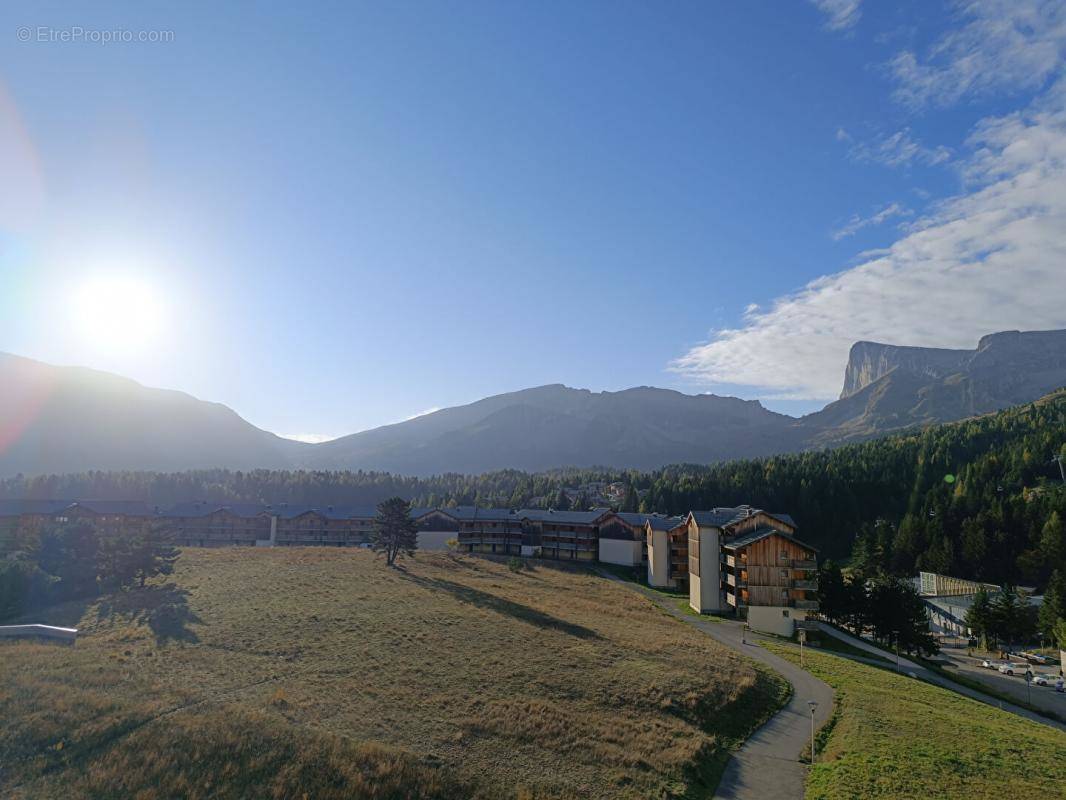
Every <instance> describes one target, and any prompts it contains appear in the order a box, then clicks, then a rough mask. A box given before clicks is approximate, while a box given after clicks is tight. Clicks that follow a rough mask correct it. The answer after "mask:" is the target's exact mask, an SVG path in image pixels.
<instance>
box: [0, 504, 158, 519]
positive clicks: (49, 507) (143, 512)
mask: <svg viewBox="0 0 1066 800" xmlns="http://www.w3.org/2000/svg"><path fill="white" fill-rule="evenodd" d="M79 508H83V509H85V510H86V511H91V512H93V513H94V514H130V515H133V516H138V517H147V516H151V515H152V514H155V513H156V511H157V510H158V506H150V505H148V503H145V502H144V501H143V500H0V517H16V516H20V515H22V514H59V513H60V512H62V511H71V512H73V511H74V510H76V509H79Z"/></svg>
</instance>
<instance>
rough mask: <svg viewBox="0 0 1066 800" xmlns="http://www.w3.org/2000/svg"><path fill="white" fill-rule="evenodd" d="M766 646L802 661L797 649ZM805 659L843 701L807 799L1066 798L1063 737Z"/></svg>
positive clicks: (899, 683)
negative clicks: (1064, 796) (1064, 793)
mask: <svg viewBox="0 0 1066 800" xmlns="http://www.w3.org/2000/svg"><path fill="white" fill-rule="evenodd" d="M765 646H766V647H767V648H768V649H770V650H772V651H773V652H775V653H777V654H778V655H780V656H782V657H783V658H788V659H790V660H791V661H794V662H796V663H799V654H798V652H796V649H795V648H790V647H785V646H782V645H780V644H776V643H766V645H765ZM805 660H806V668H807V669H808V670H809V671H810V672H811V673H812V674H814V675H815V676H817V677H819V678H821V679H822V680H824V681H825V682H826V683H828V684H830V685H831V686H832V687H833V688H834V689H835V690H836V702H837V708H836V714H835V716H834V719H833V721H832V724H831V727H829V730H828V735H825V734H824V733H823V737H822V738H823V739H824V741H823V742H822V743H821V744H820V745H819V756H818V757H819V763H817V764H816V765H815V767H814V769H813V770H812V772H811V774H810V777H809V778H808V781H807V792H806V797H807V800H845V799H846V800H852V799H853V798H858V797H862V798H901V799H903V798H915V799H916V800H917V799H918V798H921V799H922V800H926V799H927V798H931V797H945V798H947V797H952V798H954V797H958V798H966V800H1002V798H1005V797H1061V796H1062V792H1063V787H1066V733H1062V732H1061V731H1058V730H1054V729H1052V728H1049V727H1047V726H1045V725H1041V724H1039V723H1036V722H1030V721H1029V720H1025V719H1022V718H1021V717H1018V716H1016V715H1014V714H1011V713H1009V712H1006V711H1000V710H999V709H996V708H992V707H991V706H988V705H985V704H983V703H979V702H977V701H976V700H971V699H969V698H967V697H963V696H961V695H958V694H956V693H954V692H951V691H948V690H947V689H942V688H940V687H938V686H933V685H931V684H928V683H923V682H921V681H918V680H915V679H914V678H908V677H906V676H904V675H898V674H896V673H895V672H893V671H890V670H887V669H879V668H877V667H873V666H867V665H865V664H860V663H856V662H854V661H850V660H847V659H845V658H841V657H840V656H835V655H830V654H828V653H821V652H818V651H816V650H814V649H813V648H810V649H808V650H807V653H806V656H805Z"/></svg>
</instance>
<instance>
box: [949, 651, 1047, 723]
mask: <svg viewBox="0 0 1066 800" xmlns="http://www.w3.org/2000/svg"><path fill="white" fill-rule="evenodd" d="M940 655H941V656H942V657H943V658H946V659H948V660H949V661H950V662H951V663H952V667H949V668H948V669H951V670H952V671H955V672H958V673H959V674H960V675H965V676H966V677H967V678H972V679H973V680H976V681H980V682H981V683H983V684H985V685H987V686H989V687H990V688H992V689H994V690H996V691H998V692H1000V693H1001V694H1006V695H1009V696H1010V697H1013V698H1014V699H1015V700H1018V701H1019V702H1031V703H1032V705H1034V706H1036V707H1037V708H1042V709H1044V710H1045V711H1053V712H1055V713H1056V714H1058V715H1059V716H1061V717H1066V694H1064V693H1060V692H1056V691H1055V689H1054V688H1053V686H1054V684H1052V686H1037V685H1036V684H1035V683H1034V684H1033V686H1032V692H1031V693H1030V692H1028V691H1027V690H1026V687H1025V678H1024V677H1023V676H1021V675H1015V676H1014V677H1011V676H1010V675H1001V674H1000V673H998V672H996V671H995V670H991V669H986V668H984V667H982V666H981V659H979V658H971V657H970V656H968V655H966V652H965V651H963V652H961V653H960V652H953V651H951V650H949V649H947V648H945V649H943V650H941V651H940ZM1023 669H1024V667H1023ZM1032 669H1033V672H1035V673H1047V674H1050V675H1055V676H1057V675H1058V672H1059V665H1058V664H1052V665H1050V666H1046V667H1033V668H1032Z"/></svg>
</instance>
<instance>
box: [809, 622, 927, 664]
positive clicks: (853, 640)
mask: <svg viewBox="0 0 1066 800" xmlns="http://www.w3.org/2000/svg"><path fill="white" fill-rule="evenodd" d="M820 627H821V629H822V633H824V634H825V635H826V636H832V637H833V638H834V639H839V640H840V641H842V642H846V643H847V644H850V645H851V646H852V647H854V648H857V649H859V650H864V651H865V652H867V653H872V654H873V655H875V656H877V657H878V658H883V659H887V660H888V661H891V662H892V664H893V666H895V663H896V658H897V656H896V655H894V654H893V653H888V652H886V651H884V650H882V649H881V648H880V647H875V646H874V645H872V644H870V643H869V642H868V641H866V640H865V639H860V638H859V637H858V636H852V635H851V634H850V633H844V631H842V630H840V629H838V628H835V627H833V626H832V625H826V624H825V623H822V624H821V625H820ZM834 655H842V654H841V653H834ZM898 658H899V669H900V671H901V672H914V673H916V674H917V673H918V672H924V671H925V667H923V666H922V665H921V664H915V663H914V662H913V661H911V660H910V659H908V658H905V657H903V656H899V657H898Z"/></svg>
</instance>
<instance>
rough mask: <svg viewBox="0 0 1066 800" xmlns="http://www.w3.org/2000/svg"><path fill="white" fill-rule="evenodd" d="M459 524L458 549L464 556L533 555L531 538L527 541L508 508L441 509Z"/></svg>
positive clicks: (461, 507)
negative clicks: (474, 554)
mask: <svg viewBox="0 0 1066 800" xmlns="http://www.w3.org/2000/svg"><path fill="white" fill-rule="evenodd" d="M444 513H447V514H450V515H452V516H453V517H454V518H455V520H456V522H457V525H458V530H459V535H458V536H457V537H456V538H457V539H458V540H459V549H460V550H461V551H462V552H464V553H483V554H486V555H513V556H522V555H533V551H532V546H533V542H532V538H528V539H527V538H526V537H524V535H523V532H522V526H521V524H520V522H519V520H518V519H516V518H515V515H514V512H513V511H512V510H511V509H509V508H479V507H478V506H457V507H456V508H448V509H444Z"/></svg>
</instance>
